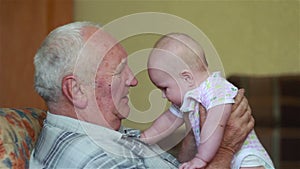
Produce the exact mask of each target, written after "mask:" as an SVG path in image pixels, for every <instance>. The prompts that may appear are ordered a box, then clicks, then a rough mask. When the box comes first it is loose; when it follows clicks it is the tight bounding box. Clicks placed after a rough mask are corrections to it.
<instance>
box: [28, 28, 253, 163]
mask: <svg viewBox="0 0 300 169" xmlns="http://www.w3.org/2000/svg"><path fill="white" fill-rule="evenodd" d="M34 64H35V88H36V91H37V92H38V93H39V94H40V95H41V96H42V97H43V99H44V100H45V102H46V103H47V106H48V109H49V111H48V113H47V118H46V120H45V122H44V126H43V129H42V132H41V134H40V136H39V139H38V141H37V143H36V147H35V149H34V150H33V152H32V154H31V159H30V168H178V166H179V162H178V161H177V160H176V159H175V158H174V157H173V156H171V155H170V154H168V153H165V152H163V151H162V150H161V149H160V148H159V147H158V146H156V145H152V146H150V145H146V144H144V143H142V142H141V141H139V140H138V138H135V137H134V135H133V134H131V133H130V132H129V133H130V134H129V135H128V132H126V131H127V130H120V128H121V129H122V127H121V120H122V119H125V118H126V117H127V116H128V114H129V111H130V108H129V106H128V97H127V95H128V90H129V88H130V87H134V86H136V85H137V83H138V81H137V79H136V78H135V77H134V75H133V73H132V71H131V70H130V68H129V67H128V65H127V54H126V52H125V50H124V49H123V47H122V46H121V45H120V44H119V43H118V42H117V41H116V39H114V38H113V37H112V36H111V35H109V34H108V33H106V32H104V31H103V30H102V29H101V28H100V27H99V26H98V25H96V24H93V23H89V22H77V23H71V24H68V25H64V26H62V27H59V28H57V29H55V30H54V31H52V32H51V33H50V34H49V35H48V37H47V38H46V39H45V41H44V42H43V44H42V46H41V47H40V49H39V50H38V52H37V54H36V56H35V60H34ZM201 120H203V119H201ZM253 125H254V120H253V118H252V116H251V110H250V108H249V106H248V103H247V99H246V98H245V97H244V96H243V92H242V91H241V92H240V93H239V95H238V96H237V98H236V104H235V105H234V108H233V111H232V115H231V117H230V120H229V121H228V123H227V127H226V132H225V136H224V139H223V142H222V146H221V148H220V149H219V151H218V153H217V155H216V156H215V158H214V159H213V160H212V162H211V163H210V164H209V165H208V166H207V168H216V169H217V168H222V169H224V168H229V167H230V161H231V159H232V157H233V153H234V152H235V151H237V150H238V149H239V147H240V146H241V145H242V143H243V141H244V139H245V137H246V135H247V134H248V132H249V131H250V130H251V129H252V128H253ZM128 131H131V130H128ZM188 138H191V137H188ZM188 138H187V139H186V141H185V144H184V145H187V146H186V147H185V149H183V151H181V154H180V156H181V157H182V160H186V159H184V158H188V153H187V152H189V148H191V147H192V144H190V140H191V139H188Z"/></svg>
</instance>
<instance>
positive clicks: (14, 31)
mask: <svg viewBox="0 0 300 169" xmlns="http://www.w3.org/2000/svg"><path fill="white" fill-rule="evenodd" d="M72 20H73V0H0V107H36V108H46V106H45V104H44V102H43V100H42V99H41V98H40V97H39V96H38V94H36V92H35V91H34V87H33V79H34V75H33V73H34V67H33V57H34V55H35V52H36V51H37V49H38V47H39V46H40V44H41V43H42V41H43V39H44V38H45V37H46V35H47V34H48V33H49V32H50V31H51V30H52V29H53V28H55V27H57V26H59V25H62V24H65V23H69V22H71V21H72Z"/></svg>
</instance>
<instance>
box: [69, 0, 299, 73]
mask: <svg viewBox="0 0 300 169" xmlns="http://www.w3.org/2000/svg"><path fill="white" fill-rule="evenodd" d="M74 10H75V16H74V19H75V20H91V21H96V22H99V23H101V24H106V23H109V22H110V21H113V20H114V19H117V18H119V17H122V16H125V15H129V14H132V13H137V12H149V11H152V12H166V13H170V14H174V15H177V16H179V17H182V18H185V19H187V20H189V21H191V22H192V23H193V24H195V25H196V26H197V27H199V28H200V29H201V30H202V31H203V32H204V33H205V34H206V35H207V36H208V38H209V39H210V40H211V41H212V43H213V44H214V45H215V48H216V49H217V51H218V53H219V55H220V57H221V59H222V62H223V65H224V68H225V72H226V75H227V76H228V75H231V74H237V73H238V74H257V75H266V74H286V73H299V72H300V46H299V38H300V35H299V32H300V21H299V20H300V17H299V13H300V8H299V1H297V0H286V1H271V0H261V1H238V0H235V1H229V0H227V1H226V0H225V1H214V2H208V1H201V0H200V1H196V0H195V1H187V2H181V1H175V2H174V1H163V2H160V1H153V2H151V1H119V0H118V1H117V0H115V1H108V0H94V1H91V0H90V1H83V0H75V9H74ZM135 45H136V49H141V48H143V47H144V46H143V45H144V44H143V43H136V44H135ZM127 50H128V51H132V49H130V48H127Z"/></svg>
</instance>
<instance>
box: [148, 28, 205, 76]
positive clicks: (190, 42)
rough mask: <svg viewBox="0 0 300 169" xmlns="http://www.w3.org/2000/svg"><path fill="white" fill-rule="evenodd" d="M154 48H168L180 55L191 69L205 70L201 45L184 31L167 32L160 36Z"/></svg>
mask: <svg viewBox="0 0 300 169" xmlns="http://www.w3.org/2000/svg"><path fill="white" fill-rule="evenodd" d="M154 48H158V49H163V50H168V51H170V52H172V53H174V56H178V57H180V58H181V59H182V60H183V61H184V62H185V63H186V64H187V65H188V66H189V67H190V69H192V70H197V71H199V70H200V71H207V67H208V63H207V61H206V58H205V53H204V50H203V48H202V47H201V45H200V44H199V43H198V42H197V41H195V40H194V39H193V38H192V37H190V36H189V35H187V34H184V33H169V34H166V35H164V36H163V37H161V38H160V39H159V40H158V41H157V42H156V43H155V45H154Z"/></svg>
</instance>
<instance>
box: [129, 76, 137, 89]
mask: <svg viewBox="0 0 300 169" xmlns="http://www.w3.org/2000/svg"><path fill="white" fill-rule="evenodd" d="M137 84H138V80H137V79H136V78H135V76H133V78H132V80H131V81H130V84H129V86H131V87H134V86H136V85H137Z"/></svg>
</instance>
